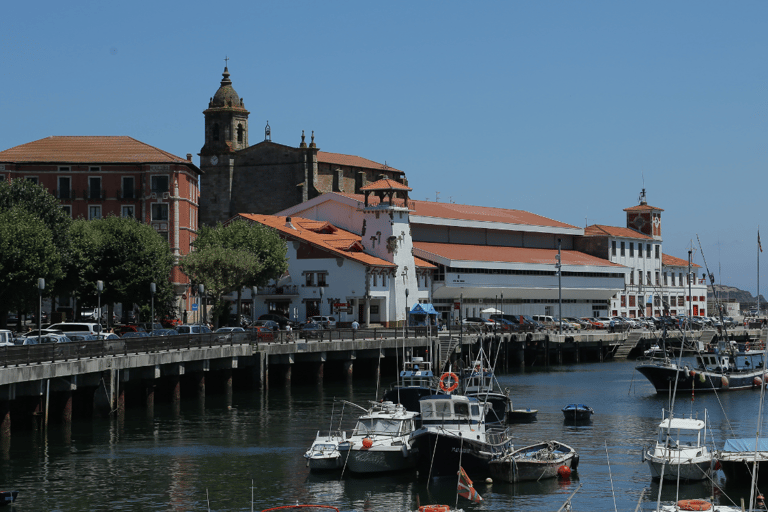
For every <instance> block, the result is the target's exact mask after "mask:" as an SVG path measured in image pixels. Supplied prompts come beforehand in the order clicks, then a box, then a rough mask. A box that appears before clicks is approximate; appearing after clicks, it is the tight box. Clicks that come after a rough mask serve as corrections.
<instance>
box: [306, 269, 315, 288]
mask: <svg viewBox="0 0 768 512" xmlns="http://www.w3.org/2000/svg"><path fill="white" fill-rule="evenodd" d="M306 279H307V281H306V283H307V284H306V286H315V273H314V272H307V274H306Z"/></svg>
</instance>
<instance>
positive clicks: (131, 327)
mask: <svg viewBox="0 0 768 512" xmlns="http://www.w3.org/2000/svg"><path fill="white" fill-rule="evenodd" d="M118 332H119V333H120V334H125V333H126V332H146V331H145V330H144V328H143V327H139V326H138V325H133V324H128V325H121V326H120V329H118Z"/></svg>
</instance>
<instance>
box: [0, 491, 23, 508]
mask: <svg viewBox="0 0 768 512" xmlns="http://www.w3.org/2000/svg"><path fill="white" fill-rule="evenodd" d="M18 495H19V491H0V507H4V506H6V505H10V504H11V503H13V502H14V501H16V496H18Z"/></svg>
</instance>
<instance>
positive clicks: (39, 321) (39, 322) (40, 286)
mask: <svg viewBox="0 0 768 512" xmlns="http://www.w3.org/2000/svg"><path fill="white" fill-rule="evenodd" d="M43 290H45V279H43V278H42V277H40V278H38V280H37V294H38V298H39V300H38V302H37V335H38V336H40V331H41V330H42V329H43V324H42V322H43Z"/></svg>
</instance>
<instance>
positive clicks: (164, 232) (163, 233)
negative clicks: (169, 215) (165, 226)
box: [157, 231, 168, 242]
mask: <svg viewBox="0 0 768 512" xmlns="http://www.w3.org/2000/svg"><path fill="white" fill-rule="evenodd" d="M157 234H158V235H160V236H161V237H162V239H163V240H165V241H166V242H167V241H168V232H167V231H158V232H157Z"/></svg>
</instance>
